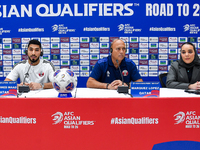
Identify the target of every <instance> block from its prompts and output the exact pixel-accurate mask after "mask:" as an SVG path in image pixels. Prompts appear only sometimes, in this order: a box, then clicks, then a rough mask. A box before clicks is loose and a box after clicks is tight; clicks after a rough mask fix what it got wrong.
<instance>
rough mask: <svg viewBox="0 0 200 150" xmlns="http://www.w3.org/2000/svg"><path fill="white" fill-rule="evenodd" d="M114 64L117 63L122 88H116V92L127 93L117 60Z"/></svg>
mask: <svg viewBox="0 0 200 150" xmlns="http://www.w3.org/2000/svg"><path fill="white" fill-rule="evenodd" d="M116 62H117V65H118V68H119V72H120V75H121V77H122V86H118V88H117V92H118V93H128V86H126V85H124V78H123V75H122V72H121V69H120V66H119V62H118V60H116Z"/></svg>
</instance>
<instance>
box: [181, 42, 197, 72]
mask: <svg viewBox="0 0 200 150" xmlns="http://www.w3.org/2000/svg"><path fill="white" fill-rule="evenodd" d="M185 44H189V45H192V46H193V49H194V52H195V56H194V60H193V61H192V62H191V63H189V64H187V63H185V62H184V61H183V59H182V57H181V54H180V59H179V60H178V63H179V65H180V66H182V67H184V68H187V69H190V68H193V67H194V66H195V65H197V66H200V59H199V56H198V55H197V51H196V48H195V46H194V45H193V44H192V43H190V42H186V43H184V44H183V45H185ZM183 45H182V46H183ZM182 46H181V49H182Z"/></svg>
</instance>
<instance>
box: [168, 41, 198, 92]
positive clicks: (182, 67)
mask: <svg viewBox="0 0 200 150" xmlns="http://www.w3.org/2000/svg"><path fill="white" fill-rule="evenodd" d="M199 81H200V60H199V57H198V55H197V51H196V48H195V46H194V45H193V44H192V43H190V42H186V43H184V44H183V45H182V46H181V54H180V59H179V60H177V61H175V62H173V63H172V64H171V67H170V70H169V72H168V75H167V81H166V86H167V88H176V89H194V90H196V89H200V82H199Z"/></svg>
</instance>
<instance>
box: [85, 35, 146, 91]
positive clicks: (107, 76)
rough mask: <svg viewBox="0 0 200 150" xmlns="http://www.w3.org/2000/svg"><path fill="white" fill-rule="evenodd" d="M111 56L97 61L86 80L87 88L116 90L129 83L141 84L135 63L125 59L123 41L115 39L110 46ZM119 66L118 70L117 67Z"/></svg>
mask: <svg viewBox="0 0 200 150" xmlns="http://www.w3.org/2000/svg"><path fill="white" fill-rule="evenodd" d="M110 52H111V55H110V56H108V57H106V58H103V59H101V60H99V61H98V62H97V63H96V64H95V66H94V68H93V70H92V73H91V75H90V77H89V78H88V81H87V87H89V88H100V89H113V90H114V89H117V88H118V86H121V85H122V77H121V74H120V69H121V72H122V75H123V79H124V85H128V86H129V84H130V82H131V81H134V82H143V80H142V78H141V76H140V74H139V72H138V70H137V67H136V65H135V63H134V62H133V61H132V60H131V59H128V58H126V57H125V53H126V46H125V43H124V41H122V40H120V39H115V40H114V41H113V42H112V43H111V46H110ZM118 65H119V66H120V69H119V67H118Z"/></svg>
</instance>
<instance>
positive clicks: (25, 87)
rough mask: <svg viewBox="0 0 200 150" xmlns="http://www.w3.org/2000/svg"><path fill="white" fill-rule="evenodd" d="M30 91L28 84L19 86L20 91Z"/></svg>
mask: <svg viewBox="0 0 200 150" xmlns="http://www.w3.org/2000/svg"><path fill="white" fill-rule="evenodd" d="M29 91H30V88H29V86H27V85H23V86H19V93H28V92H29Z"/></svg>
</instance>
